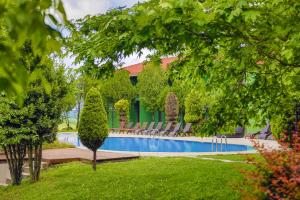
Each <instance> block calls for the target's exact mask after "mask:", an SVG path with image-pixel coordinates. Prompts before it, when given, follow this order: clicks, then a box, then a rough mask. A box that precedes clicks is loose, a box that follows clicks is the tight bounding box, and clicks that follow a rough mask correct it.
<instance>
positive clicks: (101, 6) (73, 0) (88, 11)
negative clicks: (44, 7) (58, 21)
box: [63, 0, 145, 19]
mask: <svg viewBox="0 0 300 200" xmlns="http://www.w3.org/2000/svg"><path fill="white" fill-rule="evenodd" d="M142 1H145V0H123V1H120V0H63V3H64V7H65V10H66V13H67V17H68V19H79V18H83V17H84V16H86V15H96V14H103V13H105V12H106V11H107V10H109V9H112V8H116V7H120V6H126V7H131V6H132V5H134V4H135V3H138V2H142Z"/></svg>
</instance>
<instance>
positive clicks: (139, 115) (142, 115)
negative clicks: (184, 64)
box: [108, 57, 177, 128]
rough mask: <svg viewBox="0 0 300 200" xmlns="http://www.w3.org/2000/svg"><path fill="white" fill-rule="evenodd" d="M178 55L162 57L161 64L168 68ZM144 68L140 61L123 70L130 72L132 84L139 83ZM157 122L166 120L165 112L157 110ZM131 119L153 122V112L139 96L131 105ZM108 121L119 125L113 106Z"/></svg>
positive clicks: (133, 120) (111, 124)
mask: <svg viewBox="0 0 300 200" xmlns="http://www.w3.org/2000/svg"><path fill="white" fill-rule="evenodd" d="M176 59H177V58H176V57H169V58H162V59H161V65H162V68H163V69H164V70H166V69H167V67H168V65H169V64H170V63H171V62H173V61H174V60H176ZM143 69H144V65H143V63H138V64H135V65H130V66H126V67H124V68H122V70H126V71H128V72H129V74H130V79H131V82H132V84H136V83H137V76H138V74H139V73H140V72H142V71H143ZM154 116H155V117H154V118H155V122H158V121H163V122H164V121H165V113H164V112H159V111H157V112H156V113H155V115H154ZM129 118H130V119H129V121H131V122H133V123H134V124H135V123H137V122H140V123H143V122H151V121H152V114H151V113H150V112H148V111H147V109H146V107H145V106H144V105H143V104H142V103H141V102H140V101H139V99H138V98H137V99H136V100H135V102H134V103H132V104H131V106H130V116H129ZM108 122H109V127H110V128H112V127H114V128H116V127H119V119H118V116H117V114H116V113H115V112H114V110H113V108H111V109H109V113H108Z"/></svg>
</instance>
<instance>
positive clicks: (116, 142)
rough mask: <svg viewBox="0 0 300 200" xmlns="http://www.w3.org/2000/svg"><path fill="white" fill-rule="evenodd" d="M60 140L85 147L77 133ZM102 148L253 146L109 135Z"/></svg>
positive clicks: (227, 148) (225, 149) (193, 149)
mask: <svg viewBox="0 0 300 200" xmlns="http://www.w3.org/2000/svg"><path fill="white" fill-rule="evenodd" d="M58 140H59V141H62V142H68V143H72V144H74V145H75V146H77V147H83V145H82V144H81V142H80V140H79V138H78V136H77V135H74V134H59V135H58ZM100 149H101V150H108V151H129V152H215V151H216V149H217V151H218V152H234V151H248V150H253V148H252V147H251V146H247V145H238V144H227V145H225V144H224V143H223V144H218V145H216V144H212V143H210V142H196V141H186V140H171V139H160V138H142V137H108V138H107V139H106V140H105V142H104V144H103V145H102V147H101V148H100Z"/></svg>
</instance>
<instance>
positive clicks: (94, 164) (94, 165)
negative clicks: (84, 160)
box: [93, 150, 97, 171]
mask: <svg viewBox="0 0 300 200" xmlns="http://www.w3.org/2000/svg"><path fill="white" fill-rule="evenodd" d="M96 162H97V150H95V151H93V170H94V171H96Z"/></svg>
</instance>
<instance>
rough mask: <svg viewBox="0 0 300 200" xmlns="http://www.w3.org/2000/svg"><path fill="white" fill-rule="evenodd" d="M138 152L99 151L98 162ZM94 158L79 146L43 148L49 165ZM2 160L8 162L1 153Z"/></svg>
mask: <svg viewBox="0 0 300 200" xmlns="http://www.w3.org/2000/svg"><path fill="white" fill-rule="evenodd" d="M138 157H139V155H136V154H126V153H116V152H107V151H98V152H97V162H98V163H101V162H108V161H123V160H128V159H135V158H138ZM92 159H93V153H92V151H90V150H87V149H79V148H66V149H48V150H43V155H42V161H43V162H46V163H47V164H48V165H53V164H60V163H66V162H73V161H85V162H91V161H92ZM0 162H6V157H5V155H3V154H0Z"/></svg>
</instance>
